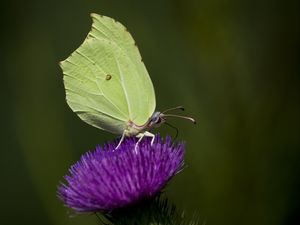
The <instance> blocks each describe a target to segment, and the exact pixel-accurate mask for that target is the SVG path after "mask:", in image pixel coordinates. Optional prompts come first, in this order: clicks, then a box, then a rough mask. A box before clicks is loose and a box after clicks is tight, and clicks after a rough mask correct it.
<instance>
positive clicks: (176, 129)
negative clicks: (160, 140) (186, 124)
mask: <svg viewBox="0 0 300 225" xmlns="http://www.w3.org/2000/svg"><path fill="white" fill-rule="evenodd" d="M165 124H166V125H168V126H169V127H171V128H173V129H174V130H175V131H176V135H175V137H174V138H173V143H174V141H175V140H176V139H177V137H178V133H179V132H178V128H177V127H175V126H173V125H171V124H169V123H167V122H165Z"/></svg>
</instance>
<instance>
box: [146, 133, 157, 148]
mask: <svg viewBox="0 0 300 225" xmlns="http://www.w3.org/2000/svg"><path fill="white" fill-rule="evenodd" d="M144 134H145V135H144V136H146V137H151V138H152V139H151V145H153V143H154V140H155V135H154V134H152V133H150V132H148V131H145V132H144Z"/></svg>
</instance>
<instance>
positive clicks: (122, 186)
mask: <svg viewBox="0 0 300 225" xmlns="http://www.w3.org/2000/svg"><path fill="white" fill-rule="evenodd" d="M136 143H137V138H135V137H131V138H126V139H125V140H124V141H123V143H122V144H121V146H120V147H119V148H118V149H115V147H116V145H117V142H112V143H107V144H106V145H104V146H103V147H101V146H98V147H97V148H96V150H95V151H92V152H87V153H86V154H84V155H83V156H82V157H81V159H80V160H79V161H78V162H77V163H75V164H74V165H73V166H71V168H70V169H69V172H70V174H69V175H66V176H65V177H64V178H65V180H66V181H67V182H66V184H61V186H60V187H59V188H58V196H59V198H60V199H61V200H62V201H63V202H64V203H65V205H66V206H67V207H70V208H72V209H73V210H75V211H77V212H100V211H101V212H111V211H113V210H115V209H119V208H123V207H126V206H129V205H133V204H135V203H138V202H140V201H142V200H144V199H151V198H153V197H155V196H156V195H157V194H158V193H159V192H160V191H161V190H162V189H163V188H164V187H165V185H166V184H167V182H168V181H169V180H170V179H171V178H172V177H173V176H174V175H175V174H176V173H178V172H179V171H180V170H181V169H182V167H183V160H184V145H183V144H181V143H180V144H172V140H171V138H170V137H167V138H166V140H165V141H164V140H163V139H162V138H161V137H159V136H156V140H155V142H154V144H153V145H151V139H149V138H144V139H143V140H142V141H141V142H140V143H139V144H138V148H137V150H135V145H136Z"/></svg>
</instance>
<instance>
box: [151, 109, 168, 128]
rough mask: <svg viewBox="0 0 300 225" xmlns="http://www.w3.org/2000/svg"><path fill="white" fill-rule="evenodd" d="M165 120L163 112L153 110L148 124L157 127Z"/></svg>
mask: <svg viewBox="0 0 300 225" xmlns="http://www.w3.org/2000/svg"><path fill="white" fill-rule="evenodd" d="M164 122H166V119H165V117H164V114H163V113H161V112H154V113H153V114H152V116H151V118H150V121H149V124H148V126H149V127H150V128H152V127H159V126H160V125H161V124H163V123H164Z"/></svg>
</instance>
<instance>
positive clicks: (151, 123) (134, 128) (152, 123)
mask: <svg viewBox="0 0 300 225" xmlns="http://www.w3.org/2000/svg"><path fill="white" fill-rule="evenodd" d="M164 122H165V119H164V114H163V113H161V112H154V113H153V114H152V116H151V117H150V118H149V119H148V120H147V122H146V123H145V124H143V125H137V124H135V123H134V122H133V121H132V120H129V121H128V122H127V128H126V130H125V135H126V136H135V135H137V134H139V133H142V132H144V131H148V130H150V129H151V128H155V127H159V126H160V125H161V124H162V123H164Z"/></svg>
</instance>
